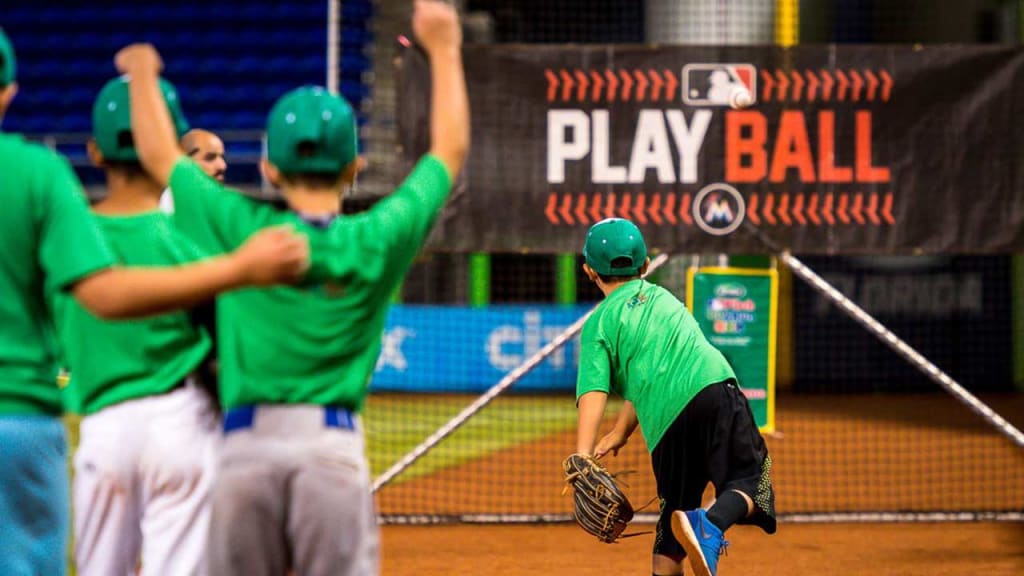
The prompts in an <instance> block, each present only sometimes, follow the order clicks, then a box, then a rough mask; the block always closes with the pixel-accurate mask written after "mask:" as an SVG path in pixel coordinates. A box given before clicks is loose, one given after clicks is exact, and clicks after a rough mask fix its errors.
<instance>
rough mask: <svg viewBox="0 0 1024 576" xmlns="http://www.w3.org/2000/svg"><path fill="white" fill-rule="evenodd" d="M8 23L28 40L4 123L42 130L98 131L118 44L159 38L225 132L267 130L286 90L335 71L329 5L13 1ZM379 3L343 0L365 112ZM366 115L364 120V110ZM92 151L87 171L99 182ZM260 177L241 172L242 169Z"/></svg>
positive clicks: (195, 112) (346, 38) (346, 75)
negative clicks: (101, 97) (100, 103)
mask: <svg viewBox="0 0 1024 576" xmlns="http://www.w3.org/2000/svg"><path fill="white" fill-rule="evenodd" d="M4 4H5V5H4V9H3V22H2V24H3V25H4V27H5V29H7V31H8V33H10V34H11V37H12V39H13V41H14V42H15V45H16V46H17V50H18V55H19V62H20V66H19V68H20V74H19V76H20V78H19V81H20V83H21V85H22V89H23V91H22V94H21V95H20V96H19V98H18V100H17V101H16V104H15V106H14V107H13V108H12V110H11V113H10V114H9V115H8V118H7V119H6V120H5V126H4V127H5V129H7V130H12V131H20V132H25V133H28V134H35V135H42V134H52V133H60V132H75V133H88V132H90V131H91V130H92V125H91V119H90V116H91V110H92V102H93V99H94V98H95V97H96V93H97V92H98V90H99V88H100V87H101V86H102V85H103V83H104V82H105V81H107V80H108V79H110V78H112V77H114V75H115V74H116V71H115V70H114V66H113V56H114V53H115V52H116V51H117V50H118V49H120V48H121V47H123V46H125V45H127V44H129V43H132V42H139V41H149V42H152V43H154V44H155V45H156V46H157V48H158V49H160V50H161V53H162V54H163V55H164V58H165V60H166V62H167V66H166V72H165V74H166V75H167V77H168V78H170V79H171V80H172V81H173V82H174V83H175V85H176V86H178V88H179V90H180V91H181V93H182V103H183V106H184V108H185V112H186V114H187V115H188V117H189V119H190V121H191V123H192V124H193V125H197V126H200V125H201V126H204V127H208V128H211V129H216V130H235V129H237V130H261V129H263V127H264V123H265V121H266V114H267V112H268V111H269V109H270V106H271V105H272V103H273V102H274V100H276V99H277V98H278V97H280V96H281V95H282V94H284V93H285V92H287V91H288V90H291V89H292V88H295V87H297V86H301V85H305V84H318V85H322V84H324V83H325V79H326V72H325V67H326V61H327V58H326V42H327V39H326V31H327V22H326V18H327V8H326V3H324V2H293V3H282V2H276V1H273V0H252V1H243V0H225V1H222V2H216V3H213V2H201V1H198V0H182V1H181V2H169V1H167V0H164V1H161V2H157V3H144V4H125V3H120V4H115V3H112V2H100V3H99V5H98V6H97V5H96V4H90V5H89V6H84V5H82V4H80V3H79V2H77V1H75V0H50V1H48V2H46V3H45V6H39V5H38V3H32V2H23V3H17V2H10V3H4ZM372 17H373V3H372V2H370V1H369V0H354V1H353V0H346V1H345V2H342V7H341V20H342V29H341V32H340V38H339V40H340V42H341V47H342V54H341V58H340V70H339V77H340V79H341V87H340V89H341V92H342V93H343V94H344V95H345V96H346V98H348V99H349V100H350V101H351V102H352V103H353V105H354V106H356V108H357V110H358V109H359V105H360V102H361V101H362V100H363V99H365V98H366V97H368V95H369V93H370V87H369V86H368V85H366V84H365V83H364V79H366V78H368V77H369V75H368V74H367V72H369V71H371V70H372V65H373V63H372V60H371V59H370V57H369V56H368V50H367V48H368V47H369V45H370V44H371V43H372V42H373V33H372V30H371V28H372V25H373V23H372ZM360 121H361V122H365V118H360ZM85 163H87V159H86V158H85V156H84V148H83V149H82V151H81V155H79V156H76V158H75V164H76V168H77V169H79V170H80V172H81V173H82V174H84V175H85V176H86V177H88V178H89V179H92V180H95V179H96V178H97V172H96V171H95V170H91V169H88V168H85V167H84V164H85ZM247 173H248V174H249V175H250V176H251V175H253V174H257V176H258V173H256V172H255V171H253V170H244V169H239V170H238V171H237V174H239V175H241V174H247Z"/></svg>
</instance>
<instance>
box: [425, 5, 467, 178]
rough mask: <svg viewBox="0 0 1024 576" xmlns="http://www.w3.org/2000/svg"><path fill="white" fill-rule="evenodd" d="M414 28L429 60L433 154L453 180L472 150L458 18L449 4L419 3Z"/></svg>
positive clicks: (431, 144)
mask: <svg viewBox="0 0 1024 576" xmlns="http://www.w3.org/2000/svg"><path fill="white" fill-rule="evenodd" d="M412 29H413V33H414V34H415V36H416V40H417V41H418V42H419V44H420V46H422V47H423V50H424V52H426V54H427V58H428V59H429V60H430V80H431V94H430V153H431V154H433V155H435V156H437V157H438V158H439V159H440V160H441V162H443V163H444V165H445V167H446V168H447V169H448V173H449V174H450V175H451V177H452V178H453V179H454V178H455V176H456V175H457V174H458V173H459V171H461V170H462V165H463V163H464V162H465V160H466V154H467V153H468V151H469V97H468V96H467V94H466V78H465V74H464V72H463V69H462V28H461V25H460V24H459V17H458V15H457V14H456V12H455V8H454V7H453V6H452V5H450V4H448V3H447V2H442V1H440V0H416V2H415V6H414V11H413V17H412Z"/></svg>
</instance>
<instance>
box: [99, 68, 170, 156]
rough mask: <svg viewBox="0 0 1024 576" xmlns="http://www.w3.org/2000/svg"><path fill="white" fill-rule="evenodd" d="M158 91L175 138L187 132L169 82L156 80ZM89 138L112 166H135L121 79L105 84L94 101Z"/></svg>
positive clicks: (125, 88) (125, 84) (125, 83)
mask: <svg viewBox="0 0 1024 576" xmlns="http://www.w3.org/2000/svg"><path fill="white" fill-rule="evenodd" d="M160 91H161V92H163V94H164V101H165V102H167V109H168V110H169V111H170V113H171V122H173V123H174V129H175V131H176V132H177V133H178V137H179V138H181V136H182V135H183V134H184V133H185V132H188V121H187V120H185V114H184V113H183V112H182V111H181V103H180V102H179V101H178V92H177V90H175V89H174V86H173V85H171V83H170V82H168V81H167V80H164V79H163V78H161V79H160ZM92 135H93V138H95V139H96V146H97V147H98V148H99V149H100V152H102V153H103V157H104V158H105V159H107V160H113V161H115V162H138V161H139V155H138V154H137V153H136V151H135V142H134V141H133V140H132V115H131V107H130V106H129V98H128V78H127V77H125V76H121V77H119V78H114V79H113V80H111V81H109V82H107V83H106V84H105V85H104V86H103V89H102V90H100V94H99V96H97V97H96V103H95V104H93V107H92Z"/></svg>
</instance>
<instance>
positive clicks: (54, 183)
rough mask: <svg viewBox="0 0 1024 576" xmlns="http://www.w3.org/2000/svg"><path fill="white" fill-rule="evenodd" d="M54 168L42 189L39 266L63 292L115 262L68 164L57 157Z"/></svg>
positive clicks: (52, 286)
mask: <svg viewBox="0 0 1024 576" xmlns="http://www.w3.org/2000/svg"><path fill="white" fill-rule="evenodd" d="M51 168H52V169H51V170H49V177H48V178H46V180H45V182H46V183H45V185H44V186H43V189H41V190H39V194H40V198H39V203H38V205H39V206H41V207H42V211H41V214H40V215H39V216H40V218H41V227H40V238H39V265H40V268H41V269H42V270H43V271H44V272H45V274H46V283H47V286H48V287H49V288H50V289H51V290H63V289H66V288H68V287H69V286H70V285H72V284H74V283H75V282H77V281H78V280H81V279H82V278H85V277H86V276H89V275H90V274H93V273H95V272H98V271H99V270H103V269H105V268H109V267H110V266H113V265H114V264H115V259H114V255H113V253H112V252H111V250H110V247H109V246H108V245H107V242H106V241H105V240H104V238H103V233H102V232H101V231H100V229H99V226H98V225H97V224H96V221H95V220H94V219H93V217H92V214H91V213H90V212H89V206H88V204H87V203H86V200H85V193H84V192H83V191H82V185H81V183H79V181H78V178H77V177H76V176H75V173H74V172H72V171H71V167H70V166H69V165H68V163H67V161H65V160H64V159H62V158H54V160H53V162H52V166H51Z"/></svg>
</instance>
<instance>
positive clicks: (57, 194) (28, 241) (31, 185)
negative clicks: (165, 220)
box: [0, 133, 113, 414]
mask: <svg viewBox="0 0 1024 576" xmlns="http://www.w3.org/2000/svg"><path fill="white" fill-rule="evenodd" d="M0 245H2V246H3V249H2V250H0V414H12V413H13V414H59V413H60V412H61V398H60V390H58V389H57V342H56V337H55V335H54V329H53V322H52V315H51V310H50V307H49V298H48V296H47V295H48V294H53V293H56V292H59V291H63V290H65V289H67V288H70V287H71V286H73V285H74V284H75V282H77V281H78V280H81V279H83V278H85V277H86V276H89V275H90V274H93V273H95V272H98V271H99V270H102V269H104V268H108V267H110V266H111V265H112V264H113V257H112V255H111V253H110V250H109V248H108V247H107V244H106V242H105V241H104V240H103V238H102V236H101V234H100V231H99V229H97V227H96V223H95V222H94V221H93V219H92V216H91V215H90V213H89V208H88V206H87V204H86V201H85V195H84V194H83V193H82V185H81V184H80V183H79V182H78V178H76V177H75V175H74V173H73V172H72V171H71V167H70V166H68V163H67V161H66V160H64V159H63V158H61V157H60V156H58V155H56V154H54V153H53V152H51V151H49V150H47V149H46V148H44V147H42V146H38V145H35V144H29V143H27V142H25V141H24V140H23V139H22V138H21V137H19V136H14V135H11V134H3V133H0Z"/></svg>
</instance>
